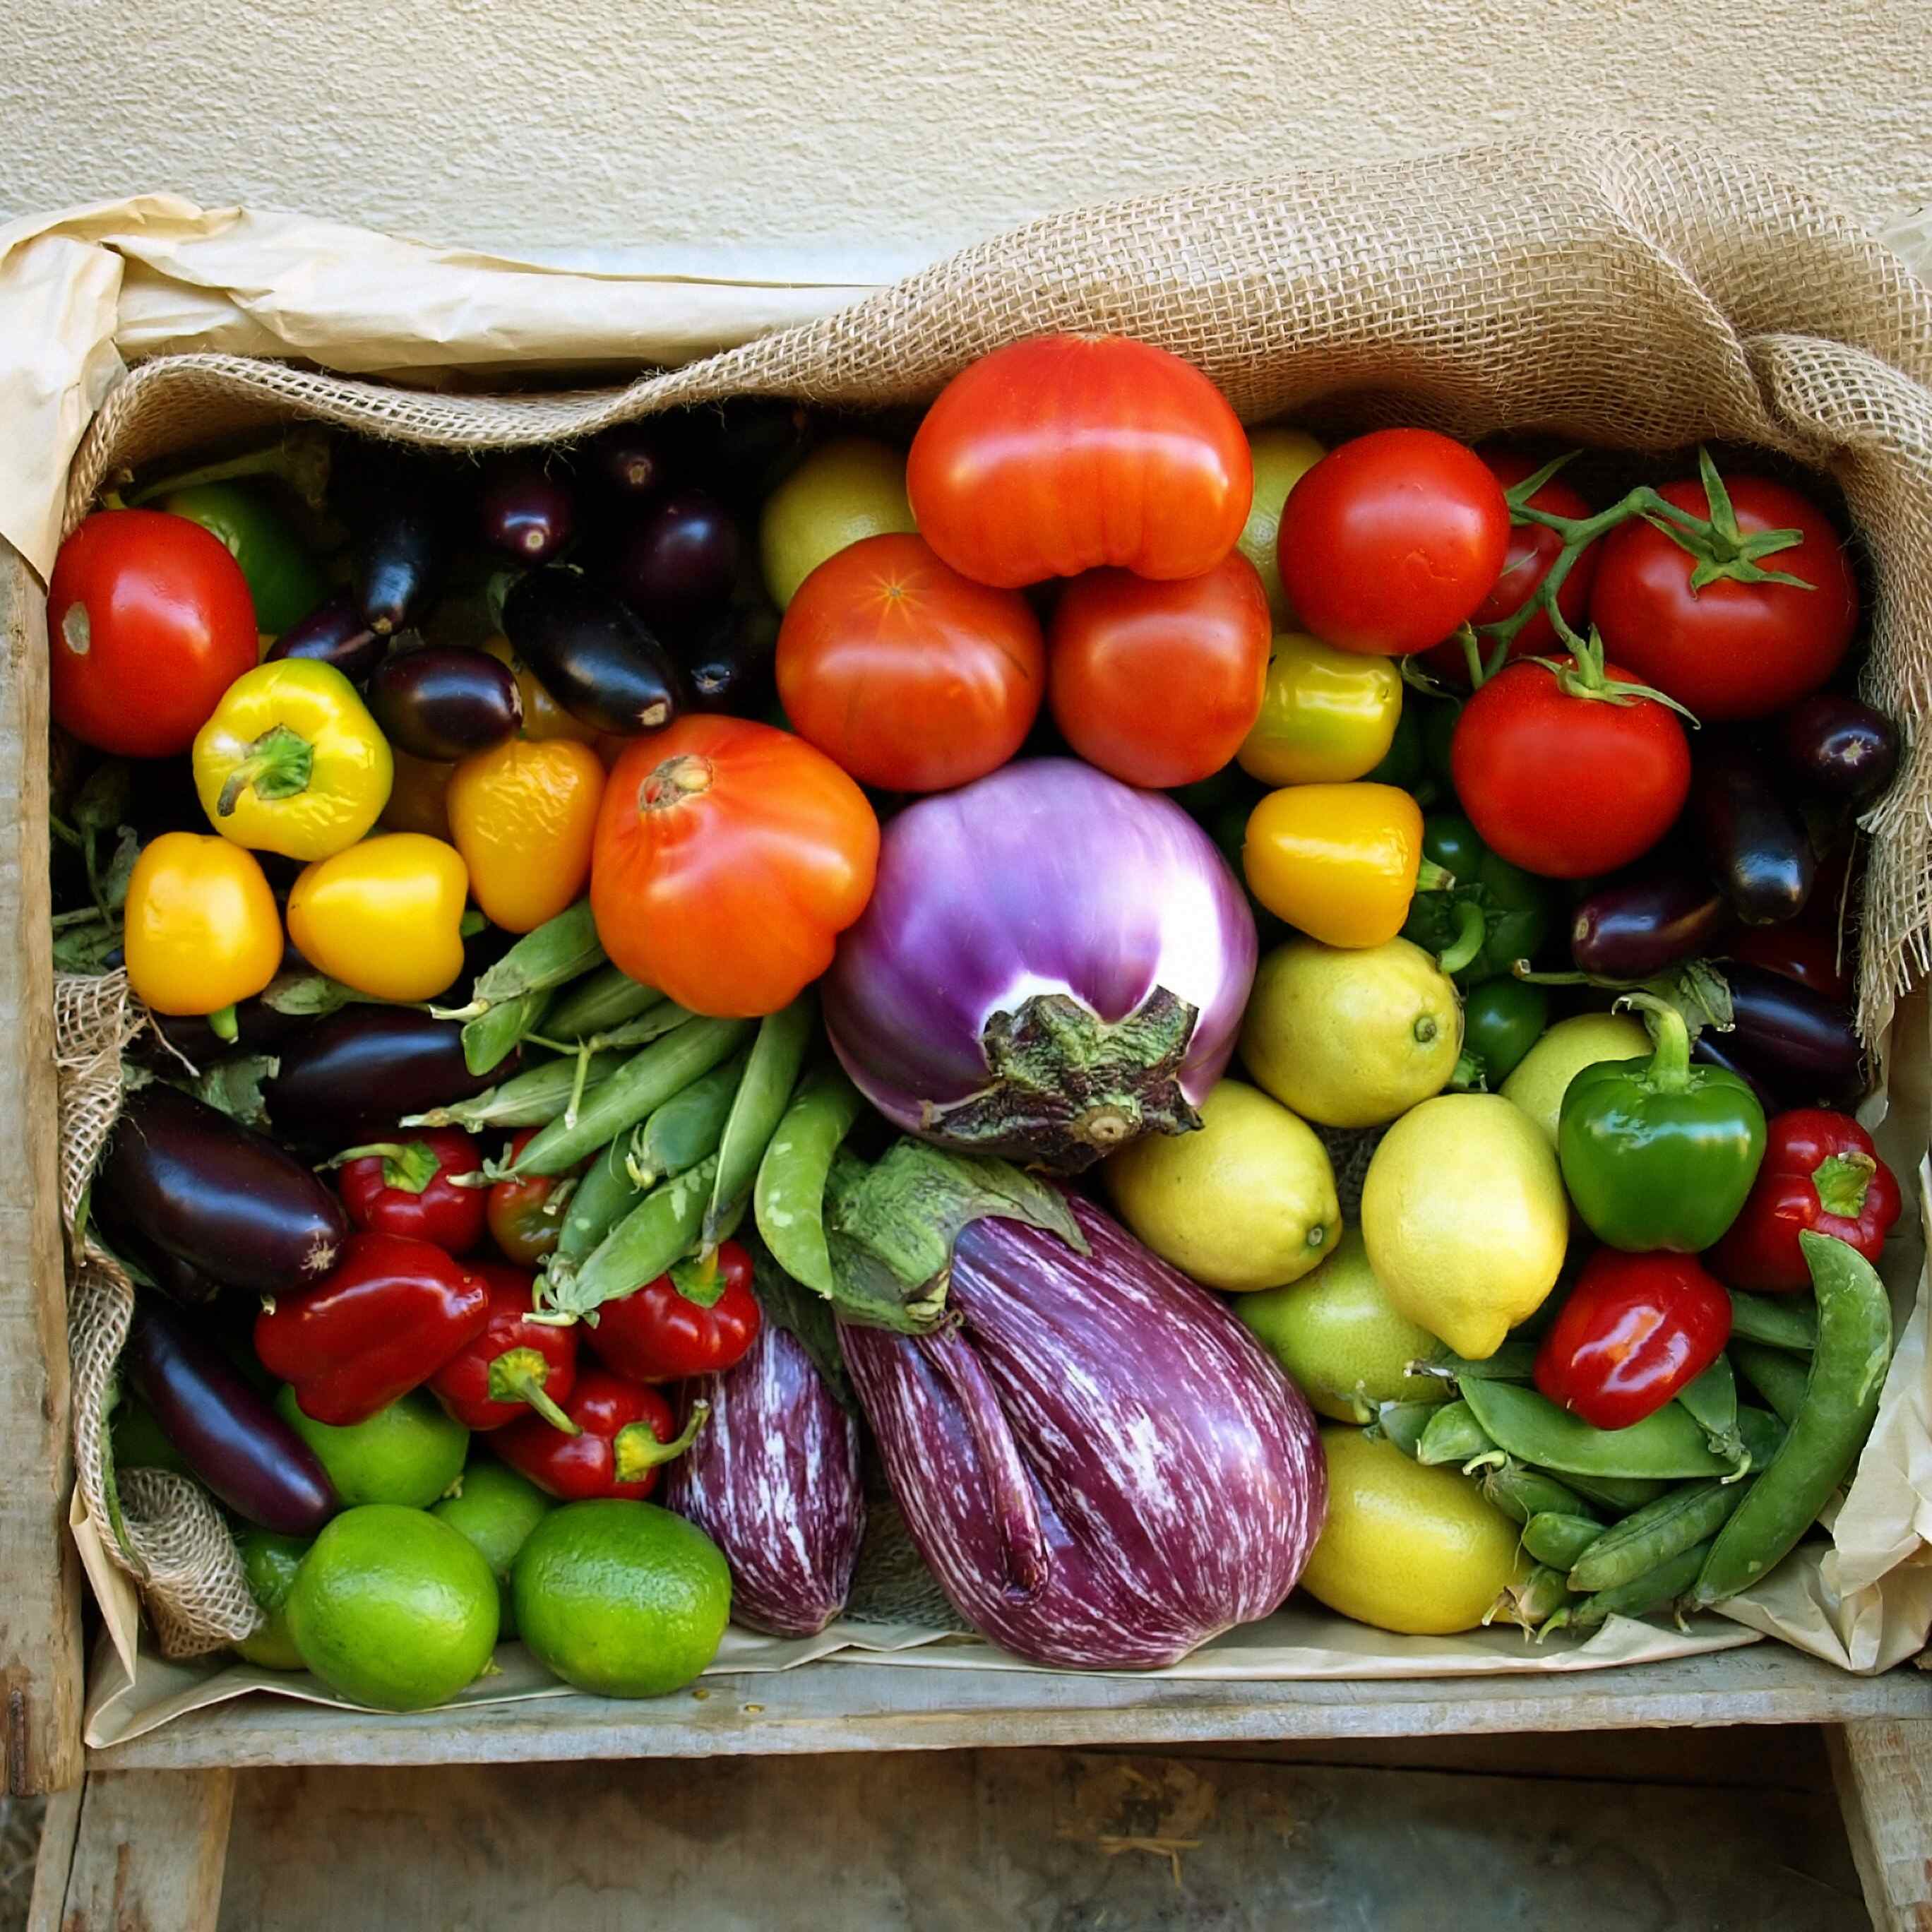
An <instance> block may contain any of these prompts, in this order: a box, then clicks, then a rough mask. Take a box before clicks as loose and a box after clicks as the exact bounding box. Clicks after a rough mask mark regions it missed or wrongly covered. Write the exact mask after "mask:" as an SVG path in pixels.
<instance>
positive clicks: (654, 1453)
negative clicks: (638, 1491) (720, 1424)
mask: <svg viewBox="0 0 1932 1932" xmlns="http://www.w3.org/2000/svg"><path fill="white" fill-rule="evenodd" d="M710 1415H711V1405H710V1403H708V1402H703V1401H699V1402H694V1403H692V1404H691V1414H690V1415H689V1416H688V1417H687V1418H685V1425H684V1427H683V1428H682V1430H680V1431H679V1433H678V1434H677V1435H676V1436H674V1437H673V1438H672V1439H671V1440H670V1442H659V1441H658V1434H657V1431H656V1430H654V1429H653V1428H652V1427H651V1425H650V1424H649V1423H648V1422H627V1423H626V1424H625V1425H624V1427H622V1429H620V1430H618V1432H617V1433H616V1436H615V1437H614V1438H613V1440H612V1442H611V1445H610V1450H611V1463H612V1468H613V1471H614V1472H615V1474H616V1478H617V1480H618V1481H619V1482H620V1483H637V1482H641V1481H643V1478H644V1476H645V1475H646V1473H647V1472H649V1471H650V1470H652V1469H655V1468H657V1466H658V1465H659V1464H660V1463H674V1462H676V1460H677V1459H678V1457H680V1456H682V1454H684V1452H685V1451H686V1450H687V1449H688V1448H690V1447H691V1445H692V1444H693V1443H694V1442H696V1441H697V1433H698V1431H699V1430H701V1429H702V1428H703V1427H704V1425H705V1423H706V1421H707V1420H708V1419H709V1417H710Z"/></svg>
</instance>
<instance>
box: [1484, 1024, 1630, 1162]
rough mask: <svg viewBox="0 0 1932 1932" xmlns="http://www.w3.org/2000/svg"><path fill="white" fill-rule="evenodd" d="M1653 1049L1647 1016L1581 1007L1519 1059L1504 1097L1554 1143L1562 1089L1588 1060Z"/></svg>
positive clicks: (1593, 1062)
mask: <svg viewBox="0 0 1932 1932" xmlns="http://www.w3.org/2000/svg"><path fill="white" fill-rule="evenodd" d="M1649 1051H1650V1035H1649V1034H1648V1033H1646V1031H1644V1027H1643V1022H1642V1021H1641V1020H1640V1019H1634V1018H1633V1017H1632V1016H1631V1015H1630V1014H1628V1013H1579V1014H1578V1015H1577V1017H1576V1018H1575V1019H1573V1020H1559V1021H1558V1022H1557V1023H1556V1025H1554V1026H1553V1027H1552V1028H1550V1031H1548V1032H1547V1034H1544V1036H1543V1037H1542V1038H1541V1040H1538V1042H1537V1043H1536V1044H1535V1046H1532V1048H1531V1049H1529V1052H1527V1053H1526V1054H1525V1055H1523V1058H1522V1059H1521V1060H1520V1061H1517V1066H1516V1070H1515V1071H1514V1073H1511V1076H1510V1077H1509V1078H1508V1079H1507V1080H1505V1082H1503V1084H1502V1096H1503V1098H1504V1099H1505V1100H1508V1101H1510V1102H1511V1103H1513V1104H1514V1105H1515V1106H1518V1107H1520V1108H1521V1109H1523V1112H1525V1113H1526V1114H1527V1115H1529V1118H1531V1119H1532V1121H1535V1123H1536V1124H1537V1125H1538V1127H1541V1129H1542V1130H1543V1136H1544V1139H1546V1140H1547V1141H1548V1142H1549V1143H1550V1145H1551V1147H1553V1148H1554V1147H1555V1146H1556V1117H1557V1115H1559V1114H1560V1113H1561V1112H1562V1110H1563V1094H1564V1091H1565V1088H1568V1086H1569V1085H1570V1083H1571V1081H1573V1080H1574V1079H1576V1077H1577V1075H1578V1074H1580V1073H1582V1072H1583V1070H1584V1068H1585V1067H1595V1065H1596V1064H1598V1061H1604V1060H1638V1059H1641V1058H1643V1056H1644V1055H1646V1054H1648V1053H1649Z"/></svg>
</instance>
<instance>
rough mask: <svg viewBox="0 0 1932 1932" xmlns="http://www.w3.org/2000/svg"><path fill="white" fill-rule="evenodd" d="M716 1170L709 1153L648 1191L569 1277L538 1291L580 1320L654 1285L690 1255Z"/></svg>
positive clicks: (554, 1304) (702, 1218)
mask: <svg viewBox="0 0 1932 1932" xmlns="http://www.w3.org/2000/svg"><path fill="white" fill-rule="evenodd" d="M717 1169H718V1157H717V1156H716V1155H715V1154H713V1155H712V1157H711V1158H710V1159H709V1160H705V1161H702V1162H700V1163H699V1164H698V1165H697V1166H696V1167H694V1168H693V1169H691V1172H689V1173H688V1174H681V1175H679V1176H678V1177H677V1178H676V1179H675V1180H674V1181H665V1182H664V1184H662V1185H661V1187H654V1188H652V1190H651V1191H650V1193H648V1194H646V1196H644V1198H643V1200H641V1201H640V1202H638V1203H637V1206H636V1207H634V1208H632V1209H631V1211H630V1212H629V1213H628V1214H626V1215H625V1217H624V1218H623V1219H622V1220H621V1221H619V1223H617V1225H616V1226H615V1227H614V1228H613V1229H611V1230H610V1232H609V1233H608V1234H607V1235H605V1236H604V1238H603V1240H602V1241H600V1242H598V1244H597V1247H596V1248H595V1251H594V1252H593V1253H592V1254H591V1256H590V1257H589V1259H588V1260H587V1261H586V1262H584V1263H583V1266H582V1267H580V1268H578V1269H577V1271H576V1273H575V1274H573V1275H572V1276H571V1277H570V1278H569V1279H568V1280H565V1281H559V1282H553V1283H550V1284H548V1286H547V1288H545V1289H540V1290H539V1292H541V1293H543V1294H544V1296H545V1298H546V1299H547V1301H549V1303H550V1306H551V1307H553V1308H555V1309H556V1310H558V1311H559V1313H564V1314H568V1315H577V1316H583V1315H587V1314H589V1313H591V1312H592V1310H595V1309H596V1308H598V1307H601V1305H602V1304H604V1303H605V1302H607V1301H613V1300H615V1299H616V1297H617V1296H619V1295H628V1294H629V1293H630V1292H631V1290H632V1289H635V1288H642V1287H643V1285H644V1284H645V1283H646V1282H647V1281H655V1280H657V1278H658V1276H659V1275H661V1274H664V1273H665V1272H666V1271H667V1270H668V1269H669V1268H670V1265H671V1264H672V1263H673V1262H679V1261H682V1259H684V1258H685V1256H687V1255H688V1254H689V1253H691V1248H692V1246H693V1244H694V1243H695V1242H696V1241H697V1232H698V1230H699V1229H700V1228H701V1227H703V1225H704V1205H705V1203H706V1202H707V1201H708V1200H709V1199H710V1196H711V1184H712V1179H713V1178H714V1177H715V1175H716V1172H717Z"/></svg>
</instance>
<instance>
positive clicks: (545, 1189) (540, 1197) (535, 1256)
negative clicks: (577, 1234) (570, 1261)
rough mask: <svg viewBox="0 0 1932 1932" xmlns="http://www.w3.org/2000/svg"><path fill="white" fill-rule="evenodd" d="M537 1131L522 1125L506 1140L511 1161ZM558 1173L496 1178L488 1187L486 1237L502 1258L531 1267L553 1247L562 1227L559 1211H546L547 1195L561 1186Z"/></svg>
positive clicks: (561, 1178) (561, 1180)
mask: <svg viewBox="0 0 1932 1932" xmlns="http://www.w3.org/2000/svg"><path fill="white" fill-rule="evenodd" d="M537 1133H538V1130H537V1129H536V1128H535V1127H526V1128H524V1129H523V1132H522V1133H520V1134H518V1135H517V1136H515V1138H514V1139H512V1140H511V1142H510V1154H509V1157H510V1159H511V1160H515V1159H516V1157H517V1155H519V1154H521V1153H522V1152H523V1150H524V1148H526V1147H528V1146H529V1144H530V1142H532V1140H534V1139H535V1138H536V1136H537ZM564 1180H565V1176H564V1175H560V1174H533V1175H531V1176H530V1177H529V1179H528V1180H526V1181H498V1182H496V1184H494V1185H493V1187H491V1188H490V1194H489V1199H488V1202H487V1205H486V1207H485V1208H484V1219H485V1220H487V1222H488V1223H489V1225H490V1240H492V1241H494V1242H495V1243H496V1246H497V1247H498V1249H499V1250H500V1251H501V1252H502V1256H503V1258H504V1259H505V1261H511V1262H515V1263H516V1265H517V1267H519V1268H535V1267H536V1266H538V1264H539V1263H541V1262H542V1260H543V1259H544V1256H546V1255H548V1254H550V1253H551V1252H552V1251H553V1250H554V1249H555V1248H556V1238H557V1236H558V1235H559V1234H560V1233H561V1232H562V1230H563V1216H562V1213H561V1212H559V1213H557V1214H545V1213H544V1208H546V1207H547V1205H549V1202H550V1196H552V1195H553V1194H554V1193H556V1190H558V1189H559V1187H562V1184H563V1182H564Z"/></svg>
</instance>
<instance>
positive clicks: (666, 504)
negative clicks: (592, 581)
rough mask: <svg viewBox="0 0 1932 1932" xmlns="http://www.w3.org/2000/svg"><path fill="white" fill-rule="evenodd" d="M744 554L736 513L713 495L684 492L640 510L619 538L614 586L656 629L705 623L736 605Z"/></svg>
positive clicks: (612, 570)
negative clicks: (657, 625)
mask: <svg viewBox="0 0 1932 1932" xmlns="http://www.w3.org/2000/svg"><path fill="white" fill-rule="evenodd" d="M742 553H743V544H742V541H741V539H740V538H739V533H738V526H737V524H736V522H735V521H734V520H733V517H732V515H731V513H730V511H728V510H727V509H726V508H725V507H724V505H723V504H722V503H721V502H719V501H718V499H717V498H716V497H715V496H712V494H711V493H710V492H709V490H673V491H672V492H671V493H670V494H668V495H667V496H660V497H658V498H656V499H655V500H654V501H652V502H649V503H646V505H644V506H643V508H642V509H640V511H638V513H637V518H636V520H634V522H633V523H631V526H630V527H629V529H627V530H626V531H625V532H623V534H622V535H621V536H620V537H619V539H618V542H617V549H616V556H615V557H614V558H613V559H612V564H611V581H612V582H613V583H615V584H616V586H617V589H618V590H619V592H621V593H622V596H623V598H624V600H625V602H626V603H628V604H629V605H630V606H631V608H632V609H633V610H636V611H637V612H639V613H640V614H641V615H642V616H644V617H645V618H646V619H648V620H649V622H652V623H662V624H665V625H670V626H673V627H675V626H677V625H688V624H694V623H698V622H702V621H703V620H704V619H706V618H709V617H712V616H715V615H716V614H717V613H718V612H719V611H721V610H723V608H724V606H725V604H727V603H728V602H729V601H730V597H731V592H732V589H733V586H734V585H735V584H736V581H737V577H738V565H739V559H740V558H741V556H742Z"/></svg>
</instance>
